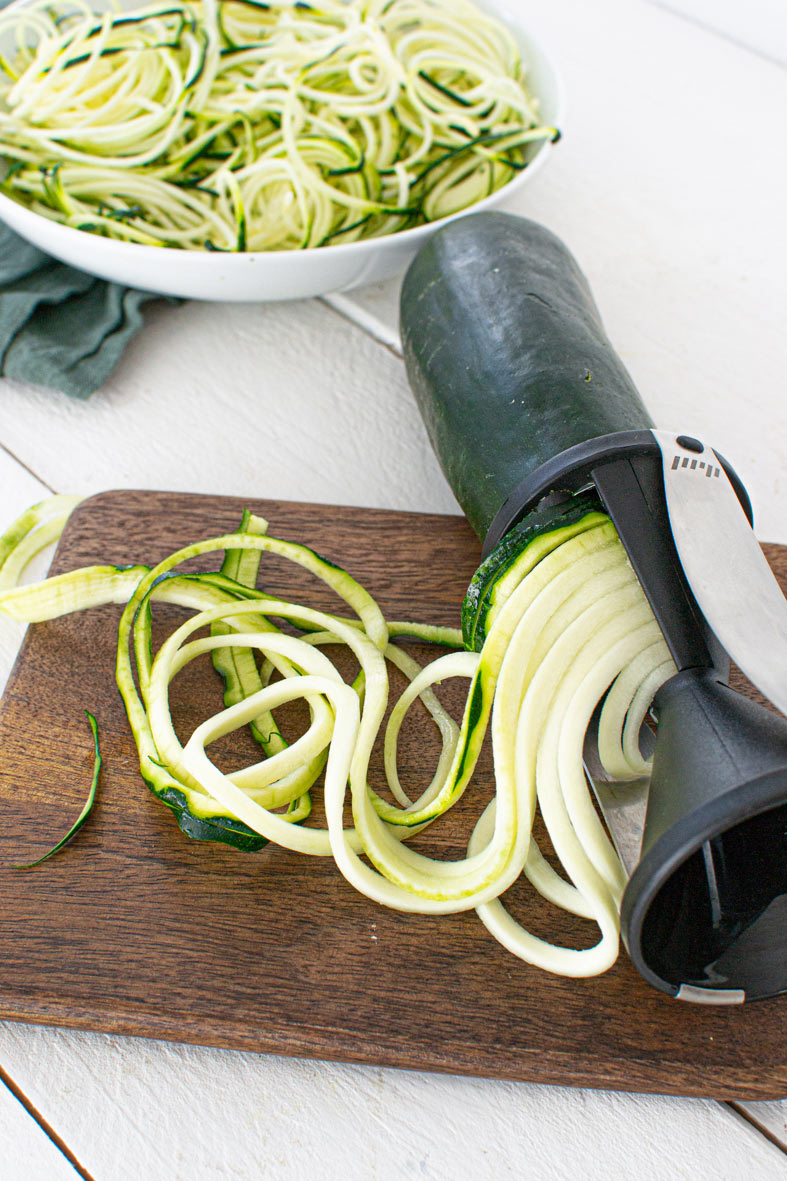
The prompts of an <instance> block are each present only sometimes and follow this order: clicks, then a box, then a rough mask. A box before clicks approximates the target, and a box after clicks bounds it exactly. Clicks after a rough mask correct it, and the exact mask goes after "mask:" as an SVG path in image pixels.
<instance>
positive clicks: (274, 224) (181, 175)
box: [0, 0, 557, 251]
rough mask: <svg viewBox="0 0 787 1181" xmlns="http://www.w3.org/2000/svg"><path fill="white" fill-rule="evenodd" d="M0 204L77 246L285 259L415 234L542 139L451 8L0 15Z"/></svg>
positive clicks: (498, 36)
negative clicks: (77, 233)
mask: <svg viewBox="0 0 787 1181" xmlns="http://www.w3.org/2000/svg"><path fill="white" fill-rule="evenodd" d="M12 38H13V44H14V46H15V48H14V50H13V52H8V51H7V52H6V56H5V57H0V141H1V142H2V155H3V156H4V157H5V160H6V173H5V179H4V181H3V183H2V186H0V187H1V188H2V191H3V192H4V193H6V194H7V195H8V196H10V197H12V198H14V199H15V200H16V201H18V202H20V203H21V204H23V205H26V206H27V207H28V208H30V209H32V210H33V211H34V212H36V213H39V214H42V215H43V216H45V217H48V218H51V219H53V220H56V221H59V222H62V223H63V224H64V225H67V226H71V227H75V228H77V229H82V230H88V231H91V232H93V233H97V234H100V235H102V236H104V237H109V238H115V239H119V240H121V241H126V242H136V243H140V244H143V245H153V246H169V247H178V248H183V249H191V250H201V249H208V250H211V249H212V250H224V251H260V250H296V249H302V248H308V247H316V246H325V245H330V244H334V243H343V242H352V241H356V240H358V239H361V238H371V237H378V236H380V235H383V234H390V233H393V232H395V231H398V230H402V229H406V228H409V227H412V226H416V225H419V224H422V223H424V222H431V221H435V220H437V219H439V218H442V217H446V216H448V215H450V214H452V213H456V212H458V211H459V210H462V209H465V208H466V207H467V206H469V205H472V204H473V203H475V202H476V201H479V200H481V199H482V198H484V197H486V196H488V195H490V194H491V193H493V192H495V191H496V190H497V189H499V188H501V186H503V185H504V184H506V183H507V182H508V181H510V180H511V179H512V178H513V177H514V176H516V174H517V173H518V172H519V171H521V170H522V169H523V168H525V167H526V165H527V163H528V160H529V159H530V157H531V154H532V151H533V149H534V147H535V146H538V144H539V143H541V142H543V141H544V140H545V139H552V138H556V136H557V132H556V130H555V128H552V127H545V126H543V125H542V124H541V122H540V120H539V115H538V102H537V100H536V99H535V98H534V97H533V96H532V95H531V94H530V92H529V90H528V88H527V84H526V72H527V71H526V66H525V64H523V62H522V60H521V58H520V54H519V51H518V48H517V45H516V42H515V40H514V38H513V36H512V35H511V34H510V33H509V32H508V30H507V29H506V28H505V27H504V26H503V25H502V24H500V23H499V22H498V21H496V20H494V19H493V18H491V17H489V16H486V15H485V14H483V13H481V12H480V11H479V10H478V9H476V8H475V7H474V5H472V4H471V3H469V2H468V0H316V2H314V3H311V2H310V3H294V2H292V0H272V2H270V3H262V2H261V0H189V3H185V2H184V0H164V2H163V3H159V4H151V5H148V6H147V7H144V8H138V9H133V10H119V9H112V10H111V11H109V12H105V13H102V14H100V13H93V12H91V11H90V9H89V7H88V6H87V5H85V4H84V3H82V2H81V0H67V3H66V4H65V5H64V6H60V7H58V9H57V10H54V9H53V8H52V7H51V6H50V4H49V2H48V0H34V2H32V3H29V4H26V5H24V6H22V7H20V8H18V9H16V10H13V9H12V10H11V11H10V12H9V13H7V14H6V15H0V39H2V41H0V43H3V44H6V45H7V44H9V43H10V42H11V41H12Z"/></svg>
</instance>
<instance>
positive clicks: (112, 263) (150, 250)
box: [0, 0, 562, 302]
mask: <svg viewBox="0 0 787 1181" xmlns="http://www.w3.org/2000/svg"><path fill="white" fill-rule="evenodd" d="M29 2H30V0H15V2H14V3H13V4H11V5H9V7H8V9H7V10H6V11H8V12H12V11H14V9H18V8H21V7H23V6H24V5H26V4H27V3H29ZM137 2H138V0H122V3H121V6H122V7H125V8H131V7H134V5H135V3H137ZM476 2H477V3H478V7H479V8H483V9H484V10H485V11H487V12H489V13H491V14H493V15H495V16H497V17H499V18H500V19H501V20H503V21H504V22H505V23H506V24H507V25H508V27H509V28H510V29H511V30H512V32H513V33H514V35H515V36H516V38H517V41H518V43H519V46H520V49H521V51H522V56H523V59H524V60H525V61H526V62H527V63H528V69H529V72H528V79H529V85H530V89H531V91H532V93H533V94H534V95H535V96H536V97H537V98H538V100H539V103H540V113H541V117H542V119H543V121H544V122H545V123H546V124H548V125H550V126H553V127H559V126H560V120H561V108H562V100H561V86H560V81H559V78H558V75H557V72H556V70H555V67H554V65H553V63H552V61H551V59H550V57H549V56H548V55H547V54H546V53H545V51H544V50H543V49H542V48H541V46H540V45H539V43H538V42H537V40H536V39H535V38H534V37H533V36H532V34H531V33H530V32H529V31H528V30H527V29H525V28H524V27H523V26H522V25H521V24H520V22H519V21H518V20H517V19H516V17H515V16H512V15H511V14H510V13H509V12H508V11H507V10H506V8H505V7H504V5H503V4H501V3H497V2H494V0H486V2H484V0H476ZM95 7H96V9H97V10H98V9H99V8H101V7H103V5H102V3H101V0H96V3H95ZM10 48H11V45H10V44H9V37H8V36H6V37H5V38H0V52H2V53H6V52H7V51H8V50H9V49H10ZM551 150H552V145H551V144H550V143H549V141H544V142H542V143H540V144H537V145H534V147H533V151H532V156H531V159H530V162H529V164H528V167H527V168H525V169H524V170H523V171H521V172H518V173H517V174H516V176H515V177H514V179H513V180H512V181H510V182H509V183H508V184H506V185H504V186H503V188H501V189H499V190H498V191H497V192H496V193H493V194H492V196H490V197H485V198H484V199H483V200H482V201H477V202H476V203H475V204H473V205H472V206H468V207H467V209H465V210H463V211H462V212H461V213H459V214H456V215H455V216H457V217H461V216H462V215H463V214H464V213H470V212H473V213H475V212H478V211H479V210H482V209H492V208H494V207H496V206H500V205H504V204H505V203H506V202H507V201H508V200H510V198H511V197H513V196H514V194H515V193H517V192H518V191H519V190H520V188H521V187H522V186H523V185H525V184H527V182H528V181H529V180H530V179H531V178H532V177H533V176H534V175H535V174H536V173H537V172H538V171H539V169H541V168H542V167H543V166H544V164H545V163H546V161H547V159H548V158H549V154H550V152H551ZM0 218H1V219H2V220H3V221H4V222H6V223H7V224H8V225H9V226H10V227H11V228H12V229H13V230H15V231H16V232H17V233H18V234H20V235H21V236H22V237H23V238H27V239H28V241H30V242H32V243H34V245H36V246H38V247H39V248H40V249H41V250H44V251H46V253H47V254H51V255H53V256H54V257H55V258H58V259H60V260H61V261H62V262H65V263H69V264H70V265H71V266H74V267H78V268H79V269H80V270H83V271H88V272H89V273H90V274H93V275H98V276H100V277H101V278H102V279H110V280H113V281H114V282H117V283H122V284H125V285H127V286H129V287H136V288H139V289H140V290H143V291H154V292H157V293H160V294H162V295H175V296H183V297H184V298H186V299H209V300H238V301H245V302H254V301H259V300H282V299H302V298H306V297H308V296H314V295H326V294H328V293H329V292H332V291H347V290H349V289H350V288H351V287H359V286H361V285H362V284H364V283H375V282H377V281H378V280H380V279H387V278H390V277H391V276H392V275H395V274H397V273H398V272H399V271H402V270H403V269H404V268H405V267H406V266H407V264H408V263H409V261H410V259H411V258H413V256H414V255H415V253H416V251H417V250H418V249H419V247H420V246H421V244H422V243H423V242H424V240H425V239H426V238H427V237H428V236H429V235H430V234H431V233H433V232H434V230H435V229H436V228H437V227H438V226H439V225H442V224H443V223H444V221H446V220H449V219H447V218H446V219H443V220H442V221H439V222H433V223H430V224H429V225H423V226H417V227H416V228H415V229H412V230H402V231H401V232H400V233H397V234H391V235H389V236H388V237H384V238H370V239H368V240H366V241H360V242H349V243H346V244H345V245H338V246H322V247H316V248H314V249H310V250H296V251H249V252H248V253H245V254H224V253H219V252H212V251H202V250H174V249H171V248H164V247H157V246H139V245H137V244H136V243H132V242H116V241H113V240H111V239H109V238H102V237H99V236H98V235H97V234H91V233H89V232H87V231H85V230H76V229H71V228H70V227H69V226H63V225H60V224H59V223H58V222H55V221H50V220H49V219H48V218H45V217H41V216H40V215H39V214H37V213H33V212H31V211H30V210H29V209H25V208H24V207H23V206H22V205H19V204H17V202H16V201H12V200H11V199H10V198H9V197H5V196H3V195H2V194H0Z"/></svg>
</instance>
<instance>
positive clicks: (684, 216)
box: [340, 0, 787, 541]
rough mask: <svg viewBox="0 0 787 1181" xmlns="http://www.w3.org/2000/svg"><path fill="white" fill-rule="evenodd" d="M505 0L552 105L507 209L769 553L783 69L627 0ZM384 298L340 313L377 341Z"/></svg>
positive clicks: (776, 434) (784, 311)
mask: <svg viewBox="0 0 787 1181" xmlns="http://www.w3.org/2000/svg"><path fill="white" fill-rule="evenodd" d="M508 6H509V8H510V9H511V10H512V11H513V10H518V11H521V12H522V14H523V15H525V14H526V17H527V20H528V23H529V24H530V26H531V27H532V28H533V29H534V30H536V31H538V32H539V34H540V35H542V37H543V40H544V42H545V44H547V45H549V47H550V48H551V51H552V52H553V54H554V56H555V58H556V60H557V62H558V65H559V67H560V70H561V72H562V74H563V78H564V83H565V91H566V95H567V114H566V118H565V123H564V129H565V135H564V138H563V140H562V141H561V142H560V144H559V145H558V146H557V149H556V150H555V152H554V153H553V154H552V157H551V159H550V160H549V162H548V163H547V166H546V167H545V168H544V169H543V170H542V171H541V172H540V173H539V174H537V176H536V177H535V178H534V179H533V182H532V184H531V185H529V186H525V187H524V189H522V190H521V192H520V193H519V195H518V196H517V197H516V198H515V199H514V201H513V203H512V205H511V209H512V211H513V212H518V213H521V214H523V215H526V216H529V217H532V218H535V219H536V220H538V221H542V222H544V223H545V224H546V225H548V226H549V227H550V228H551V229H553V230H554V231H555V232H556V233H558V234H560V235H561V236H562V237H563V238H564V240H565V241H566V242H567V243H568V244H569V246H570V247H571V248H572V250H573V251H574V253H575V254H576V255H577V258H578V259H579V261H580V263H581V264H582V266H583V268H584V270H585V271H586V273H587V275H588V277H589V279H590V282H591V286H592V287H593V290H594V293H595V295H596V299H597V302H598V304H599V307H600V309H601V311H602V314H603V317H604V320H605V323H606V325H607V329H608V331H609V334H610V336H611V338H612V340H613V342H614V344H615V345H616V347H617V349H618V351H619V352H620V354H621V356H622V357H623V359H624V361H625V362H626V364H627V365H628V367H629V368H630V370H631V372H632V375H633V377H634V379H635V381H636V382H637V384H638V386H639V387H640V390H641V392H642V394H643V396H644V398H645V401H646V403H647V405H648V406H649V407H650V409H651V412H652V413H653V415H654V417H655V419H656V420H657V422H658V424H659V425H661V426H664V427H667V428H671V427H675V428H677V429H680V430H685V431H687V432H689V433H691V434H695V435H698V436H699V437H701V438H705V439H707V440H708V441H709V442H711V443H712V444H713V445H715V446H717V447H719V448H720V449H721V450H722V451H723V452H724V453H725V454H727V456H728V457H729V458H730V460H731V461H732V462H733V464H734V465H735V466H736V467H737V468H738V469H739V470H740V472H741V474H742V476H743V477H744V479H745V481H746V482H747V483H748V484H749V486H750V489H751V491H752V497H753V500H754V503H755V511H756V514H757V528H758V532H759V535H760V536H761V537H762V538H763V539H766V540H772V541H787V512H786V511H785V510H787V450H786V449H785V448H784V446H783V440H784V439H785V437H787V399H785V398H784V397H783V396H782V393H781V391H783V389H784V372H785V364H786V363H787V358H785V350H784V324H785V322H786V321H787V285H785V282H784V271H783V260H784V258H785V257H787V218H785V216H784V210H785V207H787V159H785V155H784V153H783V152H782V151H781V148H780V145H781V144H782V142H783V138H784V126H783V123H784V112H785V110H787V71H785V70H784V69H781V68H780V67H778V66H776V65H774V64H771V63H770V62H767V61H765V60H763V59H761V58H758V57H756V56H755V55H753V54H751V53H749V52H747V51H746V50H743V49H741V48H740V47H738V46H736V45H734V44H732V43H731V42H728V41H725V40H724V39H723V38H720V37H717V36H715V35H713V34H712V33H709V32H707V31H706V30H704V29H701V28H699V27H697V26H695V25H693V24H691V23H689V22H688V21H685V20H682V19H681V18H680V17H677V16H675V15H674V14H673V13H670V12H668V11H666V10H665V9H661V8H658V7H656V6H655V5H651V4H643V3H641V2H639V0H594V2H593V3H592V4H588V3H586V2H585V0H508ZM786 11H787V9H786ZM747 14H748V9H747ZM398 291H399V282H398V281H392V282H390V283H386V284H381V285H378V286H375V287H369V288H365V289H363V290H361V291H359V292H350V293H348V294H347V295H344V296H342V297H340V298H341V306H342V309H343V310H345V311H346V310H347V309H348V308H350V307H351V306H352V305H353V304H355V306H356V307H358V308H359V309H360V311H361V313H362V314H363V315H364V317H366V318H367V319H368V318H370V317H372V318H375V319H377V320H378V321H379V322H380V326H379V329H378V332H379V334H380V336H381V337H383V338H384V337H386V336H390V335H391V334H392V333H394V334H395V332H396V326H397V322H398V308H397V304H398Z"/></svg>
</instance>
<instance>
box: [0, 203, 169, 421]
mask: <svg viewBox="0 0 787 1181" xmlns="http://www.w3.org/2000/svg"><path fill="white" fill-rule="evenodd" d="M157 298H161V297H160V296H155V295H152V294H151V293H150V292H145V291H134V290H132V289H131V288H128V287H121V286H119V285H118V284H117V283H107V282H105V280H103V279H96V278H94V277H93V276H92V275H87V274H85V272H84V271H77V270H74V268H73V267H68V266H66V265H65V264H64V263H61V262H55V260H54V259H52V258H50V257H49V256H48V255H46V254H44V253H42V251H40V250H38V249H37V248H36V247H35V246H31V245H30V244H29V243H28V242H26V241H25V240H24V239H23V238H20V237H19V236H18V235H17V234H15V233H14V232H13V231H12V230H10V229H8V227H7V226H4V225H0V372H2V374H3V376H4V377H12V378H17V379H20V380H22V381H29V382H32V383H33V384H35V385H44V386H50V387H52V388H53V389H57V390H61V391H62V392H63V393H65V394H69V395H71V396H72V397H75V398H87V397H88V395H89V394H92V393H93V391H94V390H97V389H98V388H99V386H101V385H103V384H104V382H105V381H106V379H107V378H108V377H109V374H110V373H111V372H112V370H113V369H114V367H115V365H116V364H117V362H118V360H119V359H120V356H121V354H122V352H123V350H124V348H125V347H126V345H127V344H128V342H129V340H130V339H131V337H132V336H133V335H134V333H135V332H137V331H138V330H139V329H140V328H141V327H142V312H141V308H142V304H143V303H145V301H146V300H149V299H157Z"/></svg>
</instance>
